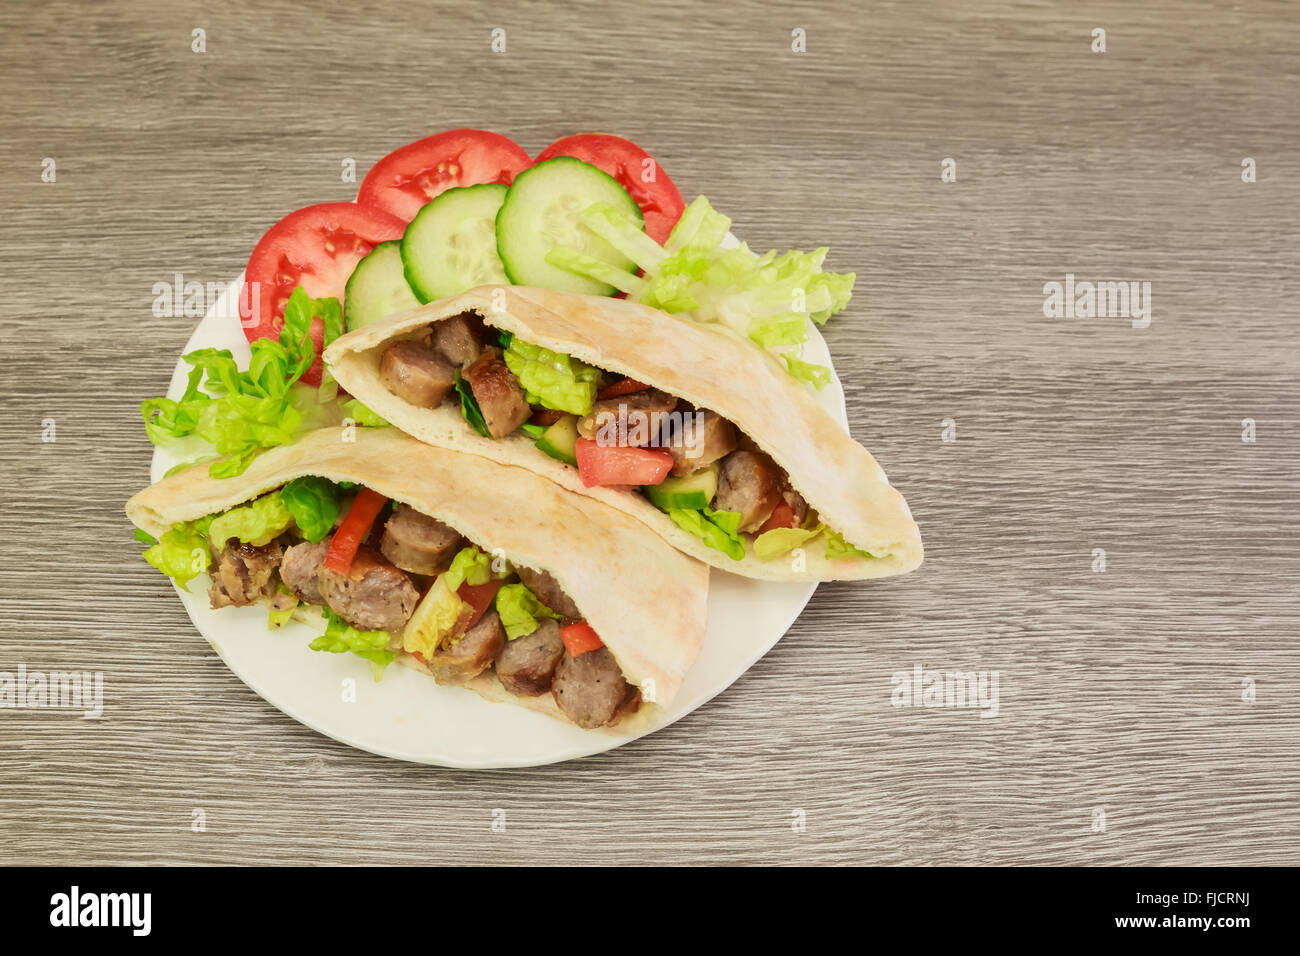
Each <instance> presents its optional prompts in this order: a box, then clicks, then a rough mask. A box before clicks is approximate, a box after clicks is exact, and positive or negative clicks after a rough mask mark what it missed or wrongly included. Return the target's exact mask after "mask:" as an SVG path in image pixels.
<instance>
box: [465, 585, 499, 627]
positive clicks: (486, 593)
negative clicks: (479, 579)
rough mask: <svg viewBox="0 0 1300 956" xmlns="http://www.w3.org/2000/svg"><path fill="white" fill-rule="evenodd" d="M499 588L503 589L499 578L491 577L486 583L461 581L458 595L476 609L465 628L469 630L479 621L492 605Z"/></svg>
mask: <svg viewBox="0 0 1300 956" xmlns="http://www.w3.org/2000/svg"><path fill="white" fill-rule="evenodd" d="M499 590H501V582H500V581H499V580H498V579H497V578H491V579H489V580H488V582H487V583H486V584H470V583H469V582H468V581H462V582H461V585H460V587H459V588H457V589H456V596H457V597H458V598H460V599H461V600H462V601H464V602H465V603H466V604H468V605H469V606H470V607H472V608H473V609H474V614H473V615H472V616H471V617H470V619H469V623H468V624H466V625H465V630H467V631H468V630H469V629H470V628H471V627H473V626H474V625H475V624H477V623H478V619H479V618H481V617H482V616H483V614H484V612H485V611H487V609H488V608H489V607H491V606H492V599H493V598H495V597H496V596H497V591H499Z"/></svg>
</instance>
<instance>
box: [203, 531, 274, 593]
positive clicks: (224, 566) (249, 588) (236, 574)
mask: <svg viewBox="0 0 1300 956" xmlns="http://www.w3.org/2000/svg"><path fill="white" fill-rule="evenodd" d="M283 557H284V551H283V549H281V547H280V545H279V544H278V543H277V542H275V541H272V542H271V543H270V544H264V545H262V546H260V547H255V546H253V545H251V544H242V543H241V542H240V541H239V540H238V539H235V538H232V539H231V540H229V541H227V542H226V546H225V547H224V548H222V549H221V553H220V554H218V555H217V559H216V562H215V563H214V565H213V567H212V568H211V569H210V570H211V572H212V587H211V588H210V589H209V590H208V598H209V600H211V602H212V606H213V607H214V608H216V607H229V606H231V605H232V604H233V605H234V606H235V607H247V606H248V605H249V604H256V603H257V602H258V601H260V600H261V599H262V598H264V597H270V596H271V595H272V594H274V593H275V569H276V568H277V567H279V566H280V560H281V559H282V558H283Z"/></svg>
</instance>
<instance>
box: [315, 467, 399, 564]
mask: <svg viewBox="0 0 1300 956" xmlns="http://www.w3.org/2000/svg"><path fill="white" fill-rule="evenodd" d="M386 504H388V499H387V498H385V497H384V496H383V495H381V494H380V493H379V492H377V491H371V490H370V489H369V488H362V489H361V490H360V491H359V492H358V493H357V496H356V498H355V499H353V501H352V507H351V508H350V509H349V510H348V516H347V517H346V518H344V519H343V523H342V524H341V525H339V530H338V531H335V532H334V540H332V541H331V542H330V549H329V551H328V553H326V555H325V567H327V568H329V570H331V571H337V572H338V573H339V574H347V573H348V572H349V571H351V570H352V559H353V558H355V557H356V556H357V548H359V547H361V542H362V541H364V540H365V539H366V535H367V534H368V533H369V532H370V526H371V525H372V524H374V523H375V518H376V517H378V516H379V512H380V511H382V510H383V508H384V505H386Z"/></svg>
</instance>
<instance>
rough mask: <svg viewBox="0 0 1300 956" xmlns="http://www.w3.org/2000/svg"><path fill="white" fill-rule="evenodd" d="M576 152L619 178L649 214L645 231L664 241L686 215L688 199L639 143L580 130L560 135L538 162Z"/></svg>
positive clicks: (642, 210)
mask: <svg viewBox="0 0 1300 956" xmlns="http://www.w3.org/2000/svg"><path fill="white" fill-rule="evenodd" d="M556 156H572V157H573V158H574V159H581V160H582V161H583V162H586V163H591V165H593V166H595V167H597V168H598V169H601V170H604V171H605V172H607V173H609V175H611V176H613V177H614V178H615V179H617V180H618V182H619V185H621V186H622V187H623V188H624V189H626V190H627V192H628V195H629V196H631V197H632V200H633V201H634V202H635V203H636V204H637V205H638V206H640V207H641V213H642V215H644V216H645V231H646V235H648V236H649V237H650V238H651V239H653V240H654V241H655V242H658V243H661V244H662V243H663V242H664V241H665V240H666V239H667V238H668V234H669V233H670V232H672V231H673V226H675V225H677V220H678V219H680V218H682V210H683V209H685V208H686V203H685V202H683V201H682V194H681V193H680V192H678V191H677V187H676V186H675V185H673V181H672V180H671V179H669V178H668V174H667V173H666V172H664V171H663V170H662V169H661V168H660V167H659V164H658V163H657V162H655V160H654V158H653V157H652V156H651V155H650V154H649V153H647V152H646V151H645V150H644V149H642V148H641V147H640V146H638V145H637V144H636V143H633V142H630V141H629V140H626V139H623V138H622V137H620V136H611V135H610V134H609V133H579V134H578V135H576V136H566V137H564V138H563V139H557V140H556V141H555V142H554V143H552V144H551V145H550V146H547V147H546V148H545V149H544V150H542V151H541V152H540V153H538V154H537V159H536V162H539V163H540V162H542V161H543V160H547V159H554V158H555V157H556Z"/></svg>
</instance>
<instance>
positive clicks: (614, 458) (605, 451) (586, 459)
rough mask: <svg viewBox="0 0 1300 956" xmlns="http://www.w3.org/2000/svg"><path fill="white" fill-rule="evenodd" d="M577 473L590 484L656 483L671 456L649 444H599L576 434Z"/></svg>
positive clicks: (669, 465) (669, 464)
mask: <svg viewBox="0 0 1300 956" xmlns="http://www.w3.org/2000/svg"><path fill="white" fill-rule="evenodd" d="M574 455H575V456H576V457H577V459H578V477H579V478H581V479H582V483H583V484H584V485H586V486H587V487H588V488H590V487H591V486H592V485H657V484H659V483H660V482H661V481H663V480H664V479H665V478H667V477H668V472H669V471H670V470H671V469H672V467H673V456H672V455H671V454H670V453H668V452H666V451H656V450H655V449H651V448H633V447H632V446H630V445H601V444H598V443H597V442H596V440H595V439H593V438H579V439H578V443H577V445H575V446H574Z"/></svg>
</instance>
